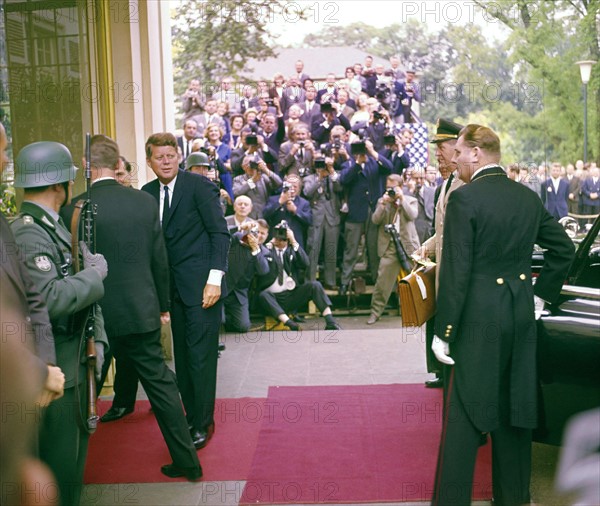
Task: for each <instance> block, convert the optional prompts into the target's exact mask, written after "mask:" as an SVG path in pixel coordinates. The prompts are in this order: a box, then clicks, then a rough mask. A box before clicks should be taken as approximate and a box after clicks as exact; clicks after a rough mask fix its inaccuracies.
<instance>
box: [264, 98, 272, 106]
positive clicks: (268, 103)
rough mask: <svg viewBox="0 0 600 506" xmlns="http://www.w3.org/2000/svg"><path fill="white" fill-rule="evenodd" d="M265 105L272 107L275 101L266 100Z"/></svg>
mask: <svg viewBox="0 0 600 506" xmlns="http://www.w3.org/2000/svg"><path fill="white" fill-rule="evenodd" d="M265 104H267V105H268V106H272V105H273V104H274V101H273V99H272V98H265Z"/></svg>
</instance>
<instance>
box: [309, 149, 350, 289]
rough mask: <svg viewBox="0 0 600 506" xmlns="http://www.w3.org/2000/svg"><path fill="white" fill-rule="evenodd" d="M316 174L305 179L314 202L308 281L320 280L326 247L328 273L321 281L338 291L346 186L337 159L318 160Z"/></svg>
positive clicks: (310, 230)
mask: <svg viewBox="0 0 600 506" xmlns="http://www.w3.org/2000/svg"><path fill="white" fill-rule="evenodd" d="M315 165H316V166H315V170H316V172H315V173H314V174H310V175H309V176H307V177H305V178H304V196H305V197H306V199H307V200H308V201H309V202H310V207H311V209H312V215H313V222H312V225H311V226H310V227H309V229H308V258H309V259H310V266H309V268H308V279H309V280H310V281H314V280H315V279H317V270H318V267H319V256H320V254H321V248H324V251H323V258H324V271H323V277H322V278H321V281H323V284H324V286H325V287H326V288H329V289H334V288H335V285H336V283H335V268H336V263H337V245H338V239H339V235H340V207H341V203H340V196H341V192H342V185H341V184H340V182H339V174H338V173H337V172H336V171H335V169H334V168H333V158H317V159H316V162H315Z"/></svg>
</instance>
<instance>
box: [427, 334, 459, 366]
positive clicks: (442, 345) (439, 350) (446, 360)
mask: <svg viewBox="0 0 600 506" xmlns="http://www.w3.org/2000/svg"><path fill="white" fill-rule="evenodd" d="M431 350H432V351H433V354H434V355H435V358H437V359H438V360H439V361H440V362H441V363H442V364H446V365H454V360H452V358H450V355H449V353H450V345H449V344H448V343H447V342H446V341H442V340H441V339H440V338H439V337H438V336H433V342H432V343H431Z"/></svg>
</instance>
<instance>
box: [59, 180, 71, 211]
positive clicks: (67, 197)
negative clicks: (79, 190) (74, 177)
mask: <svg viewBox="0 0 600 506" xmlns="http://www.w3.org/2000/svg"><path fill="white" fill-rule="evenodd" d="M61 184H62V186H63V188H64V190H65V200H63V203H62V204H61V205H60V207H64V206H66V205H67V204H68V203H69V186H71V181H65V182H64V183H61Z"/></svg>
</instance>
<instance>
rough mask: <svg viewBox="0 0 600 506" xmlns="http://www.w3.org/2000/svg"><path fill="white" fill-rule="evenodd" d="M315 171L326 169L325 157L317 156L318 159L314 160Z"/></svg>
mask: <svg viewBox="0 0 600 506" xmlns="http://www.w3.org/2000/svg"><path fill="white" fill-rule="evenodd" d="M315 169H316V170H319V169H321V170H325V169H327V164H326V163H325V157H324V156H319V157H318V158H315Z"/></svg>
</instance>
